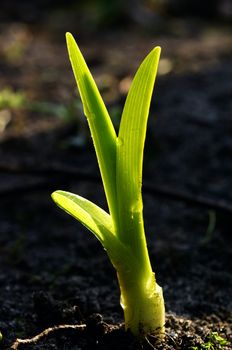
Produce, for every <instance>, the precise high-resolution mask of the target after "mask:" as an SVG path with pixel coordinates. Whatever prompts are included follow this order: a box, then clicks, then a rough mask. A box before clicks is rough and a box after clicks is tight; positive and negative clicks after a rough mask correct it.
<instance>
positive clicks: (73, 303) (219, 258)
mask: <svg viewBox="0 0 232 350" xmlns="http://www.w3.org/2000/svg"><path fill="white" fill-rule="evenodd" d="M194 23H195V22H194ZM194 23H187V24H186V23H184V22H183V21H180V22H178V25H177V22H176V21H174V22H173V23H172V24H169V26H170V28H173V31H172V32H171V33H165V35H160V34H159V35H158V34H157V35H155V34H149V35H148V34H139V33H137V32H136V30H135V29H133V30H132V31H128V32H127V33H120V32H119V31H118V32H112V33H111V35H109V34H102V36H98V37H96V38H94V39H93V38H91V40H89V41H85V40H83V42H81V43H80V45H81V48H82V49H83V52H84V53H85V56H86V57H87V61H88V62H89V64H90V67H91V70H92V71H93V73H94V76H95V77H96V79H97V81H98V84H99V86H101V90H102V92H103V96H104V98H105V100H106V101H107V104H108V106H109V109H110V110H111V112H112V114H113V115H114V116H115V124H116V125H117V123H118V114H119V113H118V110H120V109H121V108H122V104H123V101H124V98H125V91H126V89H127V82H128V81H130V78H131V75H133V74H134V72H135V70H136V67H137V65H138V63H139V62H140V60H141V59H142V58H143V57H144V55H145V53H146V52H148V51H149V50H150V49H151V48H152V47H153V46H154V45H156V44H160V45H161V46H162V47H163V56H162V58H163V60H162V61H161V70H160V75H159V76H158V79H157V84H156V88H155V95H154V99H153V104H152V108H151V115H150V120H149V130H148V136H147V144H146V150H145V153H146V154H145V164H144V186H143V197H144V217H145V225H146V233H147V240H148V247H149V252H150V258H151V262H152V265H153V268H154V271H155V272H156V276H157V280H158V283H159V284H160V285H161V286H162V287H163V290H164V296H165V301H166V311H167V315H166V338H165V341H164V342H162V343H157V344H155V343H154V340H153V339H152V338H150V339H148V340H147V341H145V342H143V343H139V342H137V341H136V340H135V339H134V338H133V337H132V336H131V335H130V334H128V333H126V332H125V331H124V327H123V324H122V322H123V313H122V310H121V308H120V304H119V297H120V296H119V289H118V285H117V280H116V274H115V271H114V269H113V267H112V266H111V264H110V262H109V260H108V258H107V256H106V254H105V252H104V251H103V249H102V248H101V246H100V245H99V243H98V242H97V241H96V239H95V238H94V236H93V235H91V234H90V233H89V232H87V231H86V230H85V229H84V228H83V227H82V226H81V225H80V224H79V223H77V222H76V221H74V220H73V219H72V218H71V217H69V216H68V215H66V214H65V213H63V212H61V210H59V209H58V208H56V207H55V205H54V204H53V202H52V201H51V199H50V194H51V192H52V191H53V190H55V189H65V190H69V191H72V192H75V193H78V194H81V195H83V196H84V197H86V198H89V199H91V200H92V201H93V202H95V203H98V204H99V205H101V206H102V207H106V204H105V198H104V193H103V190H102V185H101V181H100V178H99V172H98V168H97V162H96V159H95V155H94V151H93V147H92V145H91V141H90V138H89V135H88V131H87V129H86V126H85V123H84V119H83V117H82V112H81V111H80V109H79V108H77V109H76V107H75V108H74V112H75V113H74V115H75V116H76V115H77V116H78V123H76V120H73V115H72V113H71V112H69V116H70V114H71V118H65V117H64V116H63V118H61V119H59V118H58V117H57V115H56V113H55V111H54V110H53V109H52V108H51V109H50V110H49V109H46V110H42V109H41V105H40V107H39V108H37V110H35V108H34V107H33V108H32V107H29V105H28V104H27V105H26V106H25V105H24V106H23V107H21V108H13V109H12V108H5V109H4V110H3V112H4V113H8V115H9V116H10V122H9V124H8V125H7V126H6V127H5V128H3V130H2V131H1V134H0V142H1V144H0V171H1V172H0V194H1V203H0V206H1V208H0V286H1V288H0V331H1V332H2V334H3V340H2V342H1V345H0V347H1V349H10V347H11V346H12V345H13V343H14V342H15V341H16V338H22V339H25V338H31V337H33V336H35V335H37V334H39V333H40V332H42V331H43V330H45V329H47V328H50V327H54V326H58V325H65V324H66V325H77V324H79V325H85V326H84V327H83V329H82V328H81V329H71V328H69V329H67V328H66V329H61V328H60V329H54V330H53V331H52V332H50V333H49V334H47V335H46V334H45V335H44V336H43V337H41V338H40V339H39V340H37V341H35V342H34V343H28V344H19V346H18V349H25V350H29V349H33V350H35V349H37V350H42V349H43V350H45V349H46V350H52V349H59V350H61V349H68V350H74V349H75V350H78V349H79V350H80V349H82V350H86V349H102V350H103V349H112V350H113V349H134V350H135V349H150V348H152V345H151V344H153V346H154V347H155V349H191V347H193V346H198V347H199V348H200V344H202V343H205V342H207V340H208V339H209V338H210V337H211V335H212V332H217V333H218V335H220V336H221V337H223V338H224V339H226V340H228V341H229V340H231V325H232V298H231V290H232V278H231V267H232V263H231V261H232V256H231V241H232V238H231V237H232V236H231V217H232V191H231V188H232V161H231V159H232V137H231V135H232V124H231V123H232V119H231V118H232V66H231V58H232V42H231V34H232V30H231V28H230V27H229V26H227V27H225V26H216V24H215V26H214V27H213V26H212V25H211V24H209V23H208V24H204V23H201V24H199V23H198V25H197V26H195V24H196V23H195V24H194ZM49 25H50V24H48V27H44V29H43V30H42V29H39V28H35V27H31V26H28V25H25V24H20V23H17V24H15V23H11V24H9V23H8V25H2V28H1V35H0V44H1V50H0V57H1V60H0V62H1V63H0V66H1V67H0V68H1V70H2V75H1V77H0V87H1V89H3V88H4V87H6V86H8V87H9V86H10V87H12V88H13V89H14V90H15V91H19V90H23V91H24V93H25V94H26V96H27V99H28V100H29V101H30V103H32V101H37V102H38V101H47V102H50V103H51V102H52V103H53V104H55V105H56V106H57V105H59V106H60V105H63V106H66V107H67V106H69V107H70V106H72V105H73V101H74V100H75V99H76V97H75V93H74V81H73V77H72V72H71V68H70V65H69V62H68V58H67V54H66V51H65V50H66V49H65V43H64V41H62V40H61V38H60V37H57V36H56V34H55V33H56V31H55V29H54V28H50V27H49ZM46 28H47V29H46ZM48 28H49V29H48ZM189 28H191V30H190V29H189ZM193 28H195V29H196V30H193ZM66 29H67V28H66ZM46 30H47V32H46ZM64 31H65V29H64ZM180 32H181V33H183V35H180V34H179V33H180ZM15 37H16V39H15ZM10 40H11V41H10ZM6 43H8V44H6ZM10 43H11V46H9V45H10ZM19 44H20V45H19ZM7 45H8V46H7ZM17 45H19V46H20V50H21V51H20V50H19V51H20V54H17V55H16V56H14V55H15V54H14V52H18V51H17V50H16V49H17ZM15 46H16V49H15ZM14 50H15V51H14ZM12 55H13V56H14V59H12ZM15 57H16V58H15ZM30 103H29V104H30ZM75 106H76V105H75ZM67 108H68V107H67ZM3 112H2V111H1V112H0V113H1V114H0V118H3V120H4V116H5V115H6V114H4V113H3ZM76 135H77V136H78V138H77V136H76ZM80 141H81V143H80ZM78 145H79V146H78ZM154 344H155V345H154ZM230 348H231V345H229V343H228V345H227V346H225V347H224V349H230ZM215 349H220V347H219V345H218V344H217V345H216V346H215Z"/></svg>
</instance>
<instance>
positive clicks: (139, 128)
mask: <svg viewBox="0 0 232 350" xmlns="http://www.w3.org/2000/svg"><path fill="white" fill-rule="evenodd" d="M159 56H160V48H159V47H156V48H154V49H153V50H152V51H151V52H150V53H149V55H148V56H147V57H146V58H145V60H144V61H143V62H142V64H141V66H140V67H139V69H138V71H137V73H136V75H135V78H134V80H133V82H132V85H131V88H130V90H129V93H128V96H127V99H126V103H125V107H124V110H123V114H122V119H121V123H120V129H119V137H118V142H117V165H116V167H117V168H116V171H117V175H116V178H117V194H118V204H119V213H120V218H119V220H120V222H122V223H123V229H124V230H126V231H127V232H122V234H123V235H124V236H123V237H121V238H122V239H124V241H125V240H128V241H130V240H131V235H133V232H131V231H133V227H131V218H132V219H133V217H134V216H135V215H137V214H136V213H141V212H142V195H141V186H142V166H143V150H144V143H145V137H146V128H147V119H148V114H149V108H150V102H151V97H152V92H153V86H154V82H155V78H156V73H157V68H158V62H159ZM134 213H135V214H134ZM138 220H142V217H140V218H138ZM125 226H126V227H125ZM132 226H133V225H132ZM121 231H122V230H120V232H121Z"/></svg>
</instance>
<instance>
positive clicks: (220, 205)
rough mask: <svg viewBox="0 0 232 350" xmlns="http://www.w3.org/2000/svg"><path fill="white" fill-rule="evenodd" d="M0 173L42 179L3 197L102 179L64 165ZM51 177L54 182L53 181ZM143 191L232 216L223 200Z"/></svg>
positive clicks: (7, 168)
mask: <svg viewBox="0 0 232 350" xmlns="http://www.w3.org/2000/svg"><path fill="white" fill-rule="evenodd" d="M0 171H1V172H3V173H10V174H25V175H32V176H39V177H42V178H43V179H42V178H40V179H37V181H38V184H36V183H35V184H31V186H30V185H28V184H26V185H25V181H23V184H22V185H19V184H17V186H14V187H13V188H7V189H0V194H1V195H3V196H4V195H9V194H11V193H12V194H14V195H15V191H17V193H18V192H19V193H25V192H27V191H33V190H36V189H37V186H39V188H41V187H42V188H43V187H44V188H48V187H50V186H53V187H54V183H55V182H56V181H59V180H60V179H61V178H62V177H64V176H65V181H69V179H73V176H74V175H75V180H76V181H77V180H85V181H97V182H98V181H100V177H99V176H96V175H94V174H91V173H89V172H87V171H86V172H85V171H82V170H80V169H76V168H75V167H70V166H67V167H64V165H62V164H54V165H52V166H41V167H40V169H38V168H33V166H25V165H23V166H21V165H20V164H13V165H9V164H4V163H3V164H0ZM51 175H52V176H53V177H52V181H51ZM143 189H144V191H145V192H149V193H152V194H155V195H159V196H161V197H166V198H168V199H170V200H174V201H180V202H185V203H188V204H190V205H194V206H201V207H203V208H208V209H212V210H215V211H216V212H221V213H225V214H232V205H231V204H230V203H229V202H227V201H225V200H222V199H218V198H217V200H214V199H211V198H206V197H203V196H201V195H196V194H191V193H188V192H186V191H184V190H178V189H173V188H170V187H168V186H160V185H159V186H155V185H153V184H150V183H146V182H145V183H144V185H143Z"/></svg>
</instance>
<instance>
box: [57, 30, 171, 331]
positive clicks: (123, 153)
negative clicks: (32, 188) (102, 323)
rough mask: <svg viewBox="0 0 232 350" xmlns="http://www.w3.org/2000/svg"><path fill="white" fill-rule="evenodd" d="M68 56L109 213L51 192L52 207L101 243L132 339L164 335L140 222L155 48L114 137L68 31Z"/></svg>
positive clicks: (136, 80)
mask: <svg viewBox="0 0 232 350" xmlns="http://www.w3.org/2000/svg"><path fill="white" fill-rule="evenodd" d="M66 39H67V46H68V52H69V57H70V60H71V64H72V69H73V72H74V76H75V79H76V82H77V86H78V89H79V93H80V96H81V99H82V103H83V107H84V114H85V115H86V117H87V120H88V124H89V128H90V131H91V135H92V138H93V142H94V147H95V151H96V155H97V160H98V164H99V168H100V172H101V177H102V181H103V185H104V190H105V194H106V199H107V204H108V207H109V213H110V214H108V213H107V212H105V211H104V210H102V209H101V208H99V207H98V206H97V205H95V204H93V203H92V202H90V201H89V200H87V199H85V198H83V197H80V196H78V195H76V194H72V193H69V192H64V191H55V192H54V193H53V194H52V198H53V200H54V201H55V203H56V204H57V205H58V206H59V207H61V208H62V209H64V210H65V211H66V212H67V213H69V214H70V215H72V216H73V217H74V218H76V219H77V220H78V221H80V222H81V223H82V224H83V225H84V226H86V227H87V228H88V229H89V230H90V231H91V232H92V233H93V234H94V235H95V236H96V237H97V239H98V240H99V241H100V242H101V244H102V246H103V247H104V249H105V250H106V252H107V254H108V256H109V258H110V261H111V263H112V264H113V266H114V268H115V269H116V271H117V277H118V282H119V286H120V292H121V306H122V308H123V310H124V317H125V327H126V329H127V330H130V331H131V332H132V333H133V334H134V335H135V336H139V337H146V336H147V335H149V334H155V335H157V336H159V337H161V338H162V337H163V336H164V323H165V311H164V299H163V293H162V288H161V287H160V286H159V285H158V284H157V283H156V278H155V274H154V272H153V271H152V267H151V263H150V259H149V255H148V250H147V243H146V236H145V232H144V223H143V202H142V194H141V187H142V165H143V150H144V143H145V137H146V128H147V119H148V114H149V108H150V102H151V97H152V91H153V86H154V82H155V78H156V73H157V68H158V62H159V56H160V48H159V47H155V48H154V49H153V50H152V51H151V52H150V53H149V54H148V56H147V57H146V58H145V59H144V61H143V62H142V64H141V66H140V67H139V69H138V71H137V73H136V75H135V78H134V80H133V82H132V85H131V88H130V90H129V93H128V96H127V99H126V102H125V106H124V110H123V113H122V117H121V123H120V128H119V132H118V136H117V135H116V132H115V129H114V127H113V124H112V121H111V119H110V116H109V114H108V112H107V109H106V107H105V104H104V102H103V100H102V98H101V96H100V93H99V91H98V89H97V86H96V84H95V81H94V79H93V77H92V75H91V73H90V71H89V69H88V67H87V65H86V62H85V60H84V58H83V56H82V54H81V52H80V50H79V48H78V46H77V44H76V42H75V40H74V38H73V36H72V35H71V34H70V33H67V34H66Z"/></svg>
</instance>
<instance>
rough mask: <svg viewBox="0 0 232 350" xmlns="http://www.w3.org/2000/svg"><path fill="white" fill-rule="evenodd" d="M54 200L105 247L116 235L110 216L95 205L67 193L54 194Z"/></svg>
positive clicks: (57, 192) (56, 192) (58, 192)
mask: <svg viewBox="0 0 232 350" xmlns="http://www.w3.org/2000/svg"><path fill="white" fill-rule="evenodd" d="M52 199H53V200H54V202H55V203H56V204H57V205H58V206H59V207H61V208H62V209H64V210H65V211H66V212H67V213H68V214H70V215H72V216H73V217H74V218H75V219H77V220H78V221H80V222H81V223H82V224H83V225H84V226H85V227H87V228H88V229H89V230H90V231H91V232H92V233H93V234H94V235H95V236H96V237H97V238H98V240H99V241H100V242H101V243H102V244H103V246H104V245H105V243H106V241H107V240H109V239H111V236H113V235H114V233H113V224H112V220H111V217H110V215H109V214H107V213H106V212H105V211H104V210H103V209H101V208H99V207H98V206H97V205H95V204H94V203H92V202H90V201H88V200H87V199H85V198H83V197H81V196H78V195H76V194H73V193H70V192H65V191H55V192H53V193H52Z"/></svg>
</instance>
